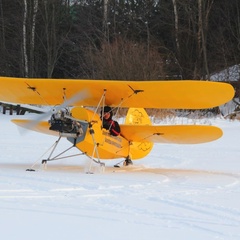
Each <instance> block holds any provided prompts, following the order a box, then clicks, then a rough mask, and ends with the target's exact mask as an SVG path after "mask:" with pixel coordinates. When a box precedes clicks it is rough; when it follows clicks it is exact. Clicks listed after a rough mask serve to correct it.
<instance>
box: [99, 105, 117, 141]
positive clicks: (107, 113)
mask: <svg viewBox="0 0 240 240" xmlns="http://www.w3.org/2000/svg"><path fill="white" fill-rule="evenodd" d="M101 115H102V117H101V118H102V127H103V128H105V129H107V130H109V132H110V134H111V135H112V136H118V135H119V134H120V126H119V124H118V122H117V121H114V120H112V116H113V112H112V108H111V107H109V106H105V107H104V108H103V110H102V111H101Z"/></svg>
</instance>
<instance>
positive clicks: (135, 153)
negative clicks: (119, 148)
mask: <svg viewBox="0 0 240 240" xmlns="http://www.w3.org/2000/svg"><path fill="white" fill-rule="evenodd" d="M125 124H126V125H152V123H151V120H150V118H149V116H148V114H147V113H146V111H145V109H143V108H129V110H128V113H127V116H126V120H125ZM152 147H153V143H152V142H149V141H147V140H146V139H143V140H142V141H141V142H132V143H131V145H130V149H129V156H130V158H131V159H132V160H135V159H140V158H143V157H145V156H147V155H148V154H149V153H150V152H151V150H152Z"/></svg>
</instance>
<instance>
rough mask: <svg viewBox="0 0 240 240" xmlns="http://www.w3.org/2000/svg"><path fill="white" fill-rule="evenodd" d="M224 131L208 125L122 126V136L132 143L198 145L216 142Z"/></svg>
mask: <svg viewBox="0 0 240 240" xmlns="http://www.w3.org/2000/svg"><path fill="white" fill-rule="evenodd" d="M222 134H223V133H222V130H221V129H220V128H218V127H214V126H206V125H164V126H143V125H121V135H122V136H123V137H125V138H126V139H127V140H129V141H132V142H155V143H176V144H196V143H204V142H210V141H214V140H216V139H218V138H220V137H221V136H222Z"/></svg>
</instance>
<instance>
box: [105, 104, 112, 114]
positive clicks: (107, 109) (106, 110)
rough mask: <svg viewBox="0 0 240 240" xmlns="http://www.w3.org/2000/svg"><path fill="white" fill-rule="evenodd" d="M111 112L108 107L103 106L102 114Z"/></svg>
mask: <svg viewBox="0 0 240 240" xmlns="http://www.w3.org/2000/svg"><path fill="white" fill-rule="evenodd" d="M111 111H112V108H111V107H109V106H105V107H104V108H103V112H104V113H107V112H111Z"/></svg>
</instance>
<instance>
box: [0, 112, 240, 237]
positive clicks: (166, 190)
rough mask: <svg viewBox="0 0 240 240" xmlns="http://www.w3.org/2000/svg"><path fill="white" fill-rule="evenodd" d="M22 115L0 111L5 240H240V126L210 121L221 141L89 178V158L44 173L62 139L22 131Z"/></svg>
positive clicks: (0, 219) (162, 151)
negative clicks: (48, 155) (47, 157)
mask: <svg viewBox="0 0 240 240" xmlns="http://www.w3.org/2000/svg"><path fill="white" fill-rule="evenodd" d="M16 117H17V116H7V115H1V114H0V119H1V122H0V131H1V140H0V146H1V157H0V212H1V214H0V226H1V239H8V240H15V239H16V240H19V239H25V240H28V239H29V240H30V239H31V240H32V239H34V240H38V239H39V240H40V239H41V240H42V239H45V240H48V239H58V240H60V239H64V240H65V239H87V240H91V239H121V240H122V239H124V240H128V239H131V240H132V239H138V240H146V239H168V240H169V239H170V240H175V239H191V240H192V239H194V240H198V239H199V240H202V239H204V240H208V239H209V240H210V239H211V240H212V239H218V240H219V239H220V240H222V239H227V240H229V239H231V240H235V239H236V240H237V239H240V205H239V200H240V147H239V136H240V122H238V121H230V120H223V119H211V123H212V124H213V125H216V126H219V127H221V128H222V129H223V131H224V135H223V137H222V138H221V139H219V140H217V141H214V142H211V143H205V144H198V145H170V144H156V145H155V147H154V149H153V151H152V152H151V154H150V155H149V156H147V157H146V158H144V159H142V160H139V161H134V166H132V167H122V168H113V167H112V166H113V165H114V164H115V163H116V162H117V161H116V160H114V161H105V163H106V169H105V172H104V173H100V172H99V171H98V169H97V167H95V173H94V174H86V173H85V167H86V164H87V163H88V160H87V159H86V157H85V156H80V157H74V158H72V159H63V160H59V161H55V162H50V163H48V166H47V169H44V168H43V167H42V166H41V164H40V162H41V156H42V154H43V153H44V152H46V151H47V150H48V148H49V147H50V146H51V145H52V144H53V143H54V142H55V141H56V138H55V137H52V136H47V135H42V134H39V133H35V132H28V133H24V134H22V133H21V132H20V131H19V129H18V128H17V127H16V126H15V125H14V124H12V123H11V122H10V120H11V118H16ZM209 121H210V120H209V119H208V120H207V122H209ZM68 146H70V145H69V143H68V142H67V141H63V142H61V146H60V148H61V149H64V148H66V147H68ZM75 152H77V150H76V149H73V153H75ZM33 164H35V165H34V169H36V171H35V172H29V171H25V170H26V169H27V168H30V167H31V166H32V165H33Z"/></svg>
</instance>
